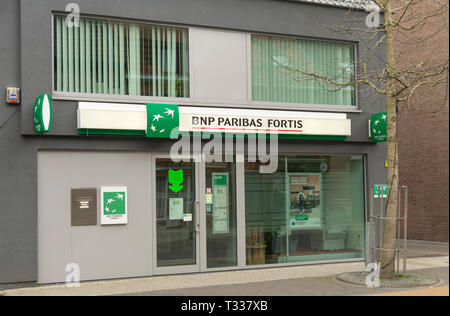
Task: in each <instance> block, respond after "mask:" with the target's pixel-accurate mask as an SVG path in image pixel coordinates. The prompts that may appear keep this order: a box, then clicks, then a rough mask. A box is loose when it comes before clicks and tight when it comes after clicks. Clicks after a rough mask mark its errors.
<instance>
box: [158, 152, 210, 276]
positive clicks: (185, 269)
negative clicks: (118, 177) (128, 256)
mask: <svg viewBox="0 0 450 316" xmlns="http://www.w3.org/2000/svg"><path fill="white" fill-rule="evenodd" d="M150 156H151V192H150V194H151V195H150V196H151V198H152V202H151V219H152V222H151V225H152V228H153V229H152V231H153V234H152V235H153V238H152V250H151V251H152V260H153V262H152V266H153V274H154V275H164V274H180V273H195V272H200V271H201V262H200V258H201V252H203V250H202V249H201V248H202V243H201V242H200V240H201V235H202V234H201V231H202V229H201V227H202V224H201V218H202V215H201V213H202V212H201V207H200V206H201V202H200V198H201V194H200V190H199V188H201V183H199V182H200V180H201V170H200V169H201V166H200V164H201V163H199V162H198V161H199V160H198V159H196V155H180V156H177V157H178V158H181V159H191V160H192V161H193V162H194V163H195V172H194V176H195V200H196V202H195V209H194V212H195V216H194V218H195V223H194V229H195V232H196V233H195V252H196V254H195V258H196V259H195V262H196V263H195V264H193V265H180V266H171V267H158V266H157V262H158V261H157V255H158V254H157V249H158V247H157V227H156V160H157V159H168V158H169V159H170V155H169V154H152V155H150Z"/></svg>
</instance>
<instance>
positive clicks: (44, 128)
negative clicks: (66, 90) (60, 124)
mask: <svg viewBox="0 0 450 316" xmlns="http://www.w3.org/2000/svg"><path fill="white" fill-rule="evenodd" d="M33 125H34V131H35V132H36V134H38V135H41V134H44V133H47V132H48V131H49V130H50V128H51V125H52V101H51V99H50V95H49V94H46V93H44V94H41V95H40V96H39V97H38V98H37V99H36V101H35V102H34V107H33Z"/></svg>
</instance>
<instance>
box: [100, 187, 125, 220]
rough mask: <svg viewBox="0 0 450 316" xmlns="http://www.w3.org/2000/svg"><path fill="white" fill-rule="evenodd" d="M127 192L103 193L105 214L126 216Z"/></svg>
mask: <svg viewBox="0 0 450 316" xmlns="http://www.w3.org/2000/svg"><path fill="white" fill-rule="evenodd" d="M125 198H126V196H125V192H103V201H104V205H103V214H104V215H125Z"/></svg>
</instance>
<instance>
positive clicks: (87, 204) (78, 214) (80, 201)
mask: <svg viewBox="0 0 450 316" xmlns="http://www.w3.org/2000/svg"><path fill="white" fill-rule="evenodd" d="M71 213H72V215H71V218H72V226H91V225H97V189H96V188H77V189H72V190H71Z"/></svg>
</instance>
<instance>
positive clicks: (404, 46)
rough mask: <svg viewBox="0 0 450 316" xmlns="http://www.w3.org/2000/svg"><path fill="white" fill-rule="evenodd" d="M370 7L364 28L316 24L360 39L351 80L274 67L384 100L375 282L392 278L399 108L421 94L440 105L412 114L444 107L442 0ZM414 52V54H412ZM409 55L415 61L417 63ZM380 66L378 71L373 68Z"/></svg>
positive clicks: (349, 23) (353, 23)
mask: <svg viewBox="0 0 450 316" xmlns="http://www.w3.org/2000/svg"><path fill="white" fill-rule="evenodd" d="M373 3H374V4H376V7H375V6H374V7H373V12H372V14H371V16H369V17H368V20H366V22H368V23H364V21H362V20H361V17H360V15H353V14H351V11H352V10H350V11H349V12H348V14H347V15H346V18H345V21H343V23H342V24H339V25H323V24H320V25H321V26H322V27H326V28H327V29H328V30H330V31H331V32H337V33H340V34H343V35H344V36H348V38H353V39H354V38H359V39H361V43H363V45H364V47H363V49H362V51H360V54H359V57H358V59H357V60H355V65H354V66H355V67H356V69H357V70H358V71H356V76H353V77H349V76H348V73H349V71H348V69H345V67H344V68H342V71H341V72H340V73H339V75H336V74H333V75H330V74H328V73H320V72H318V71H316V69H315V67H314V65H312V66H311V67H309V66H307V67H304V68H299V67H298V66H296V65H292V64H291V63H289V65H286V64H281V63H279V61H278V60H276V59H274V62H276V63H279V65H280V66H282V67H283V69H284V70H285V72H286V75H288V76H290V77H292V78H293V79H294V80H302V81H304V80H312V81H315V82H317V81H319V82H321V83H322V84H323V86H325V87H327V88H328V89H332V90H334V91H338V90H340V89H345V88H348V87H352V86H358V87H360V88H361V89H366V91H371V92H372V93H374V94H378V95H383V96H385V100H386V112H387V161H388V168H387V171H388V175H387V183H388V186H389V187H390V192H389V194H388V199H387V200H388V201H387V205H386V218H387V219H386V220H385V222H384V236H383V244H382V249H383V251H382V256H381V275H380V277H381V278H382V279H393V278H394V277H395V275H394V274H395V269H394V267H395V266H394V265H395V260H394V259H395V252H394V251H393V249H395V247H396V236H397V227H396V217H397V201H398V192H397V188H398V185H399V175H398V164H399V160H398V140H397V115H398V112H399V109H400V108H401V107H408V106H409V105H410V104H413V103H412V102H411V100H412V99H413V98H415V97H417V96H418V95H420V94H421V93H422V94H423V93H425V94H426V96H427V99H428V100H430V98H431V99H432V100H434V101H436V96H437V97H439V98H440V103H439V104H440V106H437V107H432V106H431V105H430V104H429V105H427V106H421V107H418V108H416V109H415V110H419V111H439V110H440V109H441V108H442V107H448V99H447V97H448V71H449V61H448V46H447V45H448V0H373ZM378 12H381V13H382V14H381V15H380V16H381V18H380V20H383V21H381V22H380V24H378V25H376V24H377V23H376V22H377V21H376V20H377V17H378V16H377V13H378ZM371 24H373V25H371ZM361 25H365V27H362V26H361ZM374 26H375V27H374ZM443 34H444V35H443ZM443 36H444V37H443ZM443 38H444V39H445V38H446V39H447V43H445V40H444V42H443V43H441V42H442V41H443ZM440 45H446V47H447V53H446V59H445V60H437V59H436V58H433V56H434V51H433V50H434V49H436V47H439V46H440ZM414 50H417V52H418V54H414V53H413V54H412V53H411V52H414ZM383 51H384V52H383ZM412 56H420V60H419V61H418V60H417V58H416V59H415V58H413V57H412ZM304 64H305V63H304ZM380 64H381V67H380V66H376V65H380ZM431 96H433V97H431Z"/></svg>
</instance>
